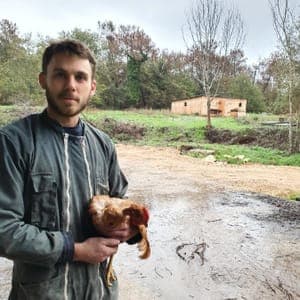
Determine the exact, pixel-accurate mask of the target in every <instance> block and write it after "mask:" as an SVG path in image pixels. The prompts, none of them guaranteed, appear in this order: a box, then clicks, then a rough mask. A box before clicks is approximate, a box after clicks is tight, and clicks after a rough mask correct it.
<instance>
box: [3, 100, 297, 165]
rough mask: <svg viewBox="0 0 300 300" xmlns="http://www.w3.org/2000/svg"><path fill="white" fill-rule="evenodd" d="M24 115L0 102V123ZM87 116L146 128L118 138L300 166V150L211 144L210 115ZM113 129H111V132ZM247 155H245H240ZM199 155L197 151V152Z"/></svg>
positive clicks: (226, 122) (251, 123)
mask: <svg viewBox="0 0 300 300" xmlns="http://www.w3.org/2000/svg"><path fill="white" fill-rule="evenodd" d="M27 110H28V111H30V112H32V111H34V110H35V111H41V110H42V108H41V107H36V108H34V109H32V108H27V109H26V111H27ZM22 115H24V108H20V107H19V106H18V107H17V106H0V125H4V124H6V123H8V122H10V121H11V120H14V119H17V118H19V117H21V116H22ZM83 118H85V119H86V120H88V121H90V122H92V123H93V124H95V125H96V126H97V127H99V128H100V129H103V130H104V131H105V128H104V125H103V124H104V123H103V122H104V120H105V119H113V120H115V121H117V122H118V123H121V124H124V123H126V124H129V127H130V126H132V127H134V126H138V127H143V128H144V129H145V135H144V136H143V137H142V138H139V139H138V138H134V137H132V136H130V134H129V135H127V137H126V139H124V134H120V135H119V136H114V137H113V139H114V141H115V142H122V143H124V142H127V143H134V144H137V145H151V146H168V147H177V148H180V146H182V145H191V146H194V147H199V148H203V149H208V150H214V151H215V157H216V159H217V160H218V161H226V162H228V163H232V164H241V163H245V162H246V161H248V162H250V163H260V164H268V165H289V166H300V153H297V154H293V155H288V154H287V153H285V152H283V151H279V150H275V149H268V148H262V147H250V146H240V145H221V144H209V143H208V142H207V141H206V140H205V138H204V131H205V126H206V118H204V117H199V116H180V115H173V114H171V113H169V112H168V111H154V110H131V111H112V110H97V109H92V108H90V109H88V110H86V111H85V112H84V114H83ZM278 118H279V116H274V115H254V114H248V115H247V117H245V118H241V119H234V118H230V117H229V118H221V117H217V118H212V124H213V126H214V127H216V128H220V129H221V128H222V129H229V130H232V131H243V130H245V129H247V128H257V127H259V126H260V124H261V122H262V121H266V120H267V121H270V120H278ZM108 133H109V132H108ZM239 155H243V156H244V159H242V160H241V159H239V158H237V156H239ZM193 156H197V154H193ZM198 156H200V155H198Z"/></svg>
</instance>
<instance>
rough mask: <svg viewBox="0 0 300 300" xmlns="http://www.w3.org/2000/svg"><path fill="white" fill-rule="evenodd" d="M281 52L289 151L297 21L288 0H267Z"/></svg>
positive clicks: (291, 138) (298, 57)
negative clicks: (287, 113) (286, 104)
mask: <svg viewBox="0 0 300 300" xmlns="http://www.w3.org/2000/svg"><path fill="white" fill-rule="evenodd" d="M269 4H270V7H271V12H272V16H273V26H274V30H275V32H276V35H277V38H278V41H279V44H280V48H281V54H282V55H283V58H284V59H285V61H286V70H287V72H286V94H287V98H288V103H289V152H290V153H292V152H293V127H292V123H293V91H294V89H295V82H296V80H297V79H296V77H297V72H296V65H297V59H298V60H299V59H300V53H299V47H298V46H299V45H297V42H296V40H297V21H296V18H295V15H294V13H293V10H292V9H291V7H290V5H289V1H288V0H269Z"/></svg>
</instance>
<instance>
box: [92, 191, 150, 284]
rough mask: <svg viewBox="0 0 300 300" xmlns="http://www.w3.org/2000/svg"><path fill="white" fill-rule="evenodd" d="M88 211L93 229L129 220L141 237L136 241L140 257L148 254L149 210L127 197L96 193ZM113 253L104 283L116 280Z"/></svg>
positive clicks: (112, 227)
mask: <svg viewBox="0 0 300 300" xmlns="http://www.w3.org/2000/svg"><path fill="white" fill-rule="evenodd" d="M89 213H90V215H91V217H92V222H93V225H94V227H95V229H96V230H97V231H99V232H101V229H103V227H106V228H107V227H109V228H111V229H114V228H116V227H117V226H119V225H120V224H121V223H124V222H128V220H129V222H130V225H131V226H134V227H136V228H137V229H138V230H139V232H140V234H141V237H142V239H141V240H140V242H139V243H138V248H139V251H140V256H139V257H140V258H142V259H146V258H148V257H149V256H150V252H151V250H150V243H149V240H148V237H147V225H148V220H149V212H148V210H147V208H146V207H145V206H143V205H141V204H138V203H136V202H135V201H132V200H129V199H120V198H113V197H109V196H107V195H96V196H94V197H93V198H92V200H91V203H90V206H89ZM112 260H113V255H112V256H111V257H110V259H109V263H108V266H107V272H106V284H107V285H108V286H111V285H112V282H113V281H114V280H116V277H115V276H114V273H113V268H112Z"/></svg>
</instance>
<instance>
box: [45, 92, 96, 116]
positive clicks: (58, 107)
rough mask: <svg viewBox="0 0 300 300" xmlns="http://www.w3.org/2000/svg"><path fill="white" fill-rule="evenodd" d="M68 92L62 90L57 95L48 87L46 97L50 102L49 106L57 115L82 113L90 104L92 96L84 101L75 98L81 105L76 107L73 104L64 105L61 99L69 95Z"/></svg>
mask: <svg viewBox="0 0 300 300" xmlns="http://www.w3.org/2000/svg"><path fill="white" fill-rule="evenodd" d="M67 95H68V93H67V92H62V93H60V94H58V95H57V96H53V94H51V92H50V91H49V89H48V88H46V99H47V102H48V107H49V108H50V109H51V110H52V111H54V112H55V113H56V114H57V115H60V116H63V117H74V116H76V115H78V114H80V113H81V112H82V111H83V110H84V109H85V108H86V107H87V105H88V103H89V100H90V97H88V98H87V99H84V101H81V102H80V99H79V98H74V100H76V101H78V103H79V105H78V106H76V108H74V106H73V105H64V104H63V103H62V104H60V100H59V99H62V98H64V97H65V96H67Z"/></svg>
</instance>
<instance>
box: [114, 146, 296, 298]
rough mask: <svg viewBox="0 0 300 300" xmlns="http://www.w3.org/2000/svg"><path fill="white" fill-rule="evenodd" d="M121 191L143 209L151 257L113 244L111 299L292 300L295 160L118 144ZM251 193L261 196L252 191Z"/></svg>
mask: <svg viewBox="0 0 300 300" xmlns="http://www.w3.org/2000/svg"><path fill="white" fill-rule="evenodd" d="M118 153H119V157H120V161H121V164H122V167H123V169H124V171H125V172H126V174H127V176H128V178H129V181H130V188H129V192H128V194H129V196H132V197H135V198H138V199H140V201H142V202H145V203H146V204H147V205H148V206H149V207H150V210H151V216H152V219H151V223H150V225H149V235H150V239H151V245H152V256H151V258H150V259H148V260H147V261H141V260H139V259H138V258H137V250H136V249H135V247H132V246H130V247H129V246H125V245H124V246H122V247H123V249H122V248H121V249H120V252H119V254H118V255H117V261H116V263H115V268H116V270H117V271H118V273H119V282H120V285H121V295H120V296H121V297H120V299H126V300H127V299H130V300H146V299H163V300H165V299H166V300H173V299H184V300H185V299H200V300H202V299H203V300H206V299H209V300H210V299H212V300H214V299H216V300H219V299H224V300H225V299H251V300H253V299H300V286H299V281H300V247H299V246H300V221H299V220H300V205H299V204H300V203H299V202H298V203H297V202H293V203H290V202H287V201H282V200H280V199H277V198H273V197H268V196H267V195H272V196H285V195H287V194H289V193H296V192H298V193H299V192H300V168H289V167H272V166H260V165H243V166H231V165H224V164H216V163H213V164H209V163H205V162H203V161H201V160H199V159H194V158H190V157H186V156H181V155H180V154H179V153H178V151H177V150H175V149H166V148H161V149H157V148H151V147H138V148H137V147H134V146H125V145H119V147H118ZM251 192H256V193H259V194H264V195H263V196H260V195H257V194H253V193H251Z"/></svg>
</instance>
